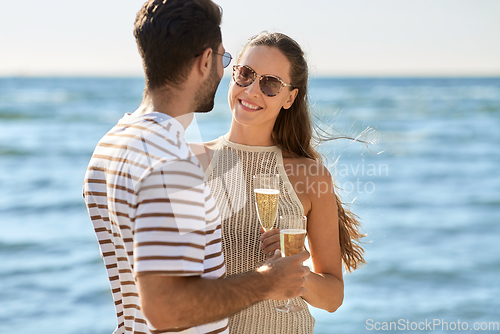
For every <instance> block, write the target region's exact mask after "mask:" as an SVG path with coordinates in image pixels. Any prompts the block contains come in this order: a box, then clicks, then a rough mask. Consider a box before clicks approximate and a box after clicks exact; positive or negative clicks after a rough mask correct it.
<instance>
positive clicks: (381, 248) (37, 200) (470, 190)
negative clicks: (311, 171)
mask: <svg viewBox="0 0 500 334" xmlns="http://www.w3.org/2000/svg"><path fill="white" fill-rule="evenodd" d="M142 90H143V80H142V79H141V78H1V79H0V263H1V265H0V333H20V334H24V333H26V334H28V333H38V334H45V333H47V334H48V333H50V334H52V333H64V334H84V333H88V334H110V333H112V331H113V329H114V328H115V327H116V318H115V311H114V306H113V302H112V298H111V294H110V289H109V284H108V280H107V275H106V271H105V268H104V265H103V262H102V260H101V258H100V255H99V249H98V244H97V241H96V238H95V235H94V232H93V229H92V224H91V222H90V219H89V217H88V215H87V212H86V209H85V205H84V202H83V199H82V192H81V188H82V182H83V178H84V174H85V170H86V167H87V164H88V162H89V159H90V157H91V155H92V152H93V149H94V147H95V145H96V144H97V142H98V140H99V139H100V138H101V137H102V136H103V135H104V134H105V133H106V132H107V131H108V130H109V129H110V128H111V127H112V126H113V125H114V124H115V123H116V122H117V120H118V119H119V118H121V116H122V115H123V114H124V113H127V112H133V111H134V110H135V109H136V108H137V106H138V105H139V104H140V101H141V97H142ZM227 90H228V79H223V81H222V83H221V86H220V88H219V91H218V93H217V96H216V103H215V108H214V111H213V112H211V113H210V114H206V115H197V117H196V123H195V125H196V126H197V127H196V126H195V127H193V129H195V130H196V131H194V132H193V130H188V134H187V135H188V137H192V138H195V139H197V140H199V139H201V140H205V141H206V140H211V139H214V138H217V137H219V136H220V135H222V134H224V133H226V131H227V130H228V128H229V124H230V121H231V114H230V111H229V109H228V107H227ZM310 101H311V104H312V110H313V112H314V116H313V119H314V120H315V123H316V124H317V125H318V126H319V127H321V128H322V129H323V130H325V131H327V132H329V133H332V134H334V135H335V136H337V137H351V138H357V139H358V140H363V141H365V142H370V141H373V140H375V139H377V141H376V143H373V144H364V143H361V142H358V141H353V140H348V139H338V140H335V141H331V142H324V143H322V144H321V146H320V150H321V152H323V153H324V154H325V155H326V156H327V159H326V160H325V164H326V165H328V167H329V168H330V170H331V172H332V174H334V175H335V178H336V183H337V186H338V187H339V189H338V193H339V194H340V195H341V196H342V198H343V199H344V201H345V202H349V203H351V204H350V208H351V210H352V211H353V212H355V213H356V214H357V215H358V216H359V217H360V219H361V221H362V223H363V225H362V228H363V231H364V232H365V233H367V237H366V238H365V241H366V243H365V244H363V247H364V248H365V250H366V261H367V264H366V265H364V266H362V267H361V268H360V269H359V270H356V271H355V272H354V273H352V274H345V275H344V282H345V297H344V303H343V305H342V306H341V307H340V308H339V310H337V311H336V312H335V313H333V314H330V313H328V312H325V311H322V310H318V309H315V308H311V311H312V313H313V315H314V316H315V318H316V333H325V334H326V333H369V332H380V331H386V330H388V329H392V330H393V331H399V332H402V333H403V332H404V333H406V332H422V333H447V332H455V331H458V330H459V329H460V330H462V332H469V333H472V332H479V331H480V329H487V330H485V331H484V332H498V331H499V330H498V327H495V323H496V326H498V324H499V322H500V301H499V297H500V283H499V278H498V277H500V238H499V237H500V168H499V167H498V166H499V165H500V79H498V78H467V79H465V78H464V79H461V78H453V79H450V78H448V79H440V78H416V79H415V78H395V79H390V78H368V79H362V78H356V79H352V78H351V79H342V78H313V79H312V80H311V82H310ZM370 128H373V129H375V131H374V130H370ZM367 129H368V130H367ZM365 130H366V131H365ZM190 131H191V132H190ZM474 328H475V329H476V330H474ZM465 329H467V330H468V331H466V330H465ZM488 329H491V330H488ZM492 329H496V331H494V330H492ZM480 332H483V331H480Z"/></svg>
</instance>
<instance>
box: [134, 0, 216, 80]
mask: <svg viewBox="0 0 500 334" xmlns="http://www.w3.org/2000/svg"><path fill="white" fill-rule="evenodd" d="M221 20H222V9H221V8H220V7H219V6H218V5H216V4H215V3H213V2H212V1H210V0H148V1H146V3H145V4H144V5H143V6H142V8H141V10H140V11H139V12H138V13H137V17H136V20H135V27H134V36H135V38H136V41H137V46H138V48H139V53H140V54H141V57H142V61H143V66H144V72H145V75H146V87H147V88H148V89H157V88H160V87H162V86H164V85H165V84H168V85H172V86H178V85H180V84H181V83H183V82H184V81H185V80H186V78H187V76H188V73H189V70H190V68H191V66H192V65H193V63H194V61H195V57H196V56H198V55H200V54H201V53H203V51H204V50H205V49H206V48H212V50H214V52H217V51H218V48H219V45H220V43H222V35H221V31H220V24H221Z"/></svg>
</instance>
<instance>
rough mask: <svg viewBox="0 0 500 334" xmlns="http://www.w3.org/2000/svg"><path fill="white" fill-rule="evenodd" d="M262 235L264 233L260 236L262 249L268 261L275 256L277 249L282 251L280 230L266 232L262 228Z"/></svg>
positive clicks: (274, 229)
mask: <svg viewBox="0 0 500 334" xmlns="http://www.w3.org/2000/svg"><path fill="white" fill-rule="evenodd" d="M260 233H262V235H261V236H260V249H262V252H263V253H264V255H265V256H266V259H268V258H270V257H271V256H273V254H274V252H275V251H276V250H277V249H280V230H279V229H276V228H273V229H272V230H270V231H267V232H266V231H265V230H264V228H263V227H262V226H261V227H260Z"/></svg>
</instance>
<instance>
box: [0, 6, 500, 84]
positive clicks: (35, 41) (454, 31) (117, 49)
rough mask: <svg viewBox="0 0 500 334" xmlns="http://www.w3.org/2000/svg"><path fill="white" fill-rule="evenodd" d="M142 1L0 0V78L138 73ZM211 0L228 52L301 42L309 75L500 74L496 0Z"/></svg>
mask: <svg viewBox="0 0 500 334" xmlns="http://www.w3.org/2000/svg"><path fill="white" fill-rule="evenodd" d="M143 2H144V0H85V1H75V0H65V1H62V0H43V1H41V0H23V1H22V2H19V1H7V0H1V3H0V76H31V75H34V76H50V75H55V76H65V75H68V76H71V75H77V76H80V75H83V76H142V75H143V74H142V73H143V72H142V65H141V60H140V57H139V54H138V52H137V47H136V44H135V40H134V37H133V34H132V29H133V22H134V19H135V15H136V13H137V11H138V10H139V8H140V7H141V5H142V4H143ZM215 2H216V3H217V4H219V5H220V6H221V7H222V8H223V11H224V16H223V22H222V26H221V28H222V34H223V42H224V46H225V48H226V50H227V51H229V52H230V53H231V54H233V56H236V55H237V54H238V52H239V50H240V49H241V46H242V45H243V44H244V43H245V41H246V39H247V38H249V37H251V36H252V35H255V34H257V33H259V32H261V31H263V30H267V31H277V32H283V33H285V34H287V35H289V36H291V37H292V38H294V39H295V40H296V41H297V42H299V44H301V45H302V47H303V49H304V50H305V52H306V54H307V59H308V61H309V65H310V67H311V74H312V75H315V76H341V77H346V76H347V77H348V76H497V77H498V76H500V37H499V36H500V1H499V0H307V1H306V0H251V1H249V0H247V1H240V0H215ZM226 72H228V71H226ZM226 74H228V73H226Z"/></svg>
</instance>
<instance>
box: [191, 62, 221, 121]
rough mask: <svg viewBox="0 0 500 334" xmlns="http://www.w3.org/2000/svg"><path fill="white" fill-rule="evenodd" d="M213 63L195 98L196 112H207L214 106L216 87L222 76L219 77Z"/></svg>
mask: <svg viewBox="0 0 500 334" xmlns="http://www.w3.org/2000/svg"><path fill="white" fill-rule="evenodd" d="M213 65H214V66H212V70H211V71H210V77H208V78H207V80H205V82H204V83H203V84H202V86H201V88H200V90H199V95H198V97H197V98H196V102H197V106H196V109H195V112H197V113H208V112H210V111H212V109H213V108H214V105H215V93H216V92H217V88H218V87H219V84H220V81H221V80H222V78H219V75H218V73H217V66H216V65H217V64H215V63H214V64H213Z"/></svg>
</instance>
